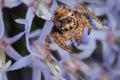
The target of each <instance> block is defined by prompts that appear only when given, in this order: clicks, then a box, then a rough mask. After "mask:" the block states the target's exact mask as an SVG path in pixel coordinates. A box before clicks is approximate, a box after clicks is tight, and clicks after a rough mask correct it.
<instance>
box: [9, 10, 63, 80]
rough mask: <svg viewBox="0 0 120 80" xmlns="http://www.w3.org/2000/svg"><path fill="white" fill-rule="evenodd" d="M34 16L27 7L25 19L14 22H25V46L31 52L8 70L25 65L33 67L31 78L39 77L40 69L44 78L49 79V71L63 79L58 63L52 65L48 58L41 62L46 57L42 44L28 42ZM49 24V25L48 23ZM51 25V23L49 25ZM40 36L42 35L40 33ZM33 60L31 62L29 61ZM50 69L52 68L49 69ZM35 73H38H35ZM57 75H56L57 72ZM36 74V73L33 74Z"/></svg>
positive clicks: (55, 76)
mask: <svg viewBox="0 0 120 80" xmlns="http://www.w3.org/2000/svg"><path fill="white" fill-rule="evenodd" d="M33 18H34V13H33V9H32V8H29V9H28V12H27V14H26V19H17V20H16V22H18V23H22V24H25V37H26V46H27V49H28V51H29V52H30V53H31V54H30V55H28V56H26V57H23V58H21V59H20V60H18V61H17V62H16V63H14V64H13V65H12V66H11V67H10V68H9V70H16V69H19V68H22V67H26V66H30V67H32V68H33V80H35V79H36V77H37V78H38V79H39V78H40V74H41V71H42V72H43V74H44V76H45V79H46V80H48V79H49V80H50V79H51V78H50V73H52V74H54V76H53V77H54V78H55V79H56V78H60V80H64V79H63V78H62V77H61V76H60V74H61V73H59V72H60V71H59V72H57V71H58V70H59V67H58V65H57V64H56V65H54V64H53V63H50V62H49V60H46V59H45V63H44V62H43V61H44V58H45V57H46V55H47V54H46V51H45V50H44V45H42V44H40V42H39V43H37V42H35V41H33V44H30V43H29V38H30V29H31V23H32V20H33ZM49 26H50V25H49ZM51 26H52V25H51ZM41 36H42V35H41ZM31 62H33V63H31ZM56 63H57V62H56ZM45 65H47V66H48V68H49V69H50V72H49V70H48V71H46V70H44V68H46V66H45ZM50 65H52V66H54V67H55V68H51V66H50ZM36 67H37V68H38V71H37V72H34V71H36ZM51 69H52V70H51ZM36 73H39V75H38V74H36ZM55 73H57V74H59V75H57V74H55ZM35 74H36V75H35Z"/></svg>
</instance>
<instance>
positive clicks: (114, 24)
mask: <svg viewBox="0 0 120 80" xmlns="http://www.w3.org/2000/svg"><path fill="white" fill-rule="evenodd" d="M113 14H114V13H113V12H108V13H107V17H108V21H109V26H110V27H112V30H116V27H117V19H116V18H117V17H115V16H114V15H113Z"/></svg>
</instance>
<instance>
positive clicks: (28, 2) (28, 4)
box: [21, 0, 34, 6]
mask: <svg viewBox="0 0 120 80" xmlns="http://www.w3.org/2000/svg"><path fill="white" fill-rule="evenodd" d="M21 1H22V2H23V3H25V4H26V5H27V6H30V5H31V4H32V3H33V1H34V0H21Z"/></svg>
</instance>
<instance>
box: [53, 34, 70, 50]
mask: <svg viewBox="0 0 120 80" xmlns="http://www.w3.org/2000/svg"><path fill="white" fill-rule="evenodd" d="M55 35H56V36H54V41H55V42H56V43H57V44H58V45H59V46H60V47H61V48H63V49H64V50H67V51H70V50H71V47H70V46H67V45H66V43H65V41H66V40H65V38H64V37H62V36H61V35H59V34H58V33H55Z"/></svg>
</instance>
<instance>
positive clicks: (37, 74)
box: [32, 68, 41, 80]
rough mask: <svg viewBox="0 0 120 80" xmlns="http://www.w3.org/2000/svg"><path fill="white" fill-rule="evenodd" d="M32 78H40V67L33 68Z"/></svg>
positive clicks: (37, 79)
mask: <svg viewBox="0 0 120 80" xmlns="http://www.w3.org/2000/svg"><path fill="white" fill-rule="evenodd" d="M32 80H41V69H40V68H33V72H32Z"/></svg>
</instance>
